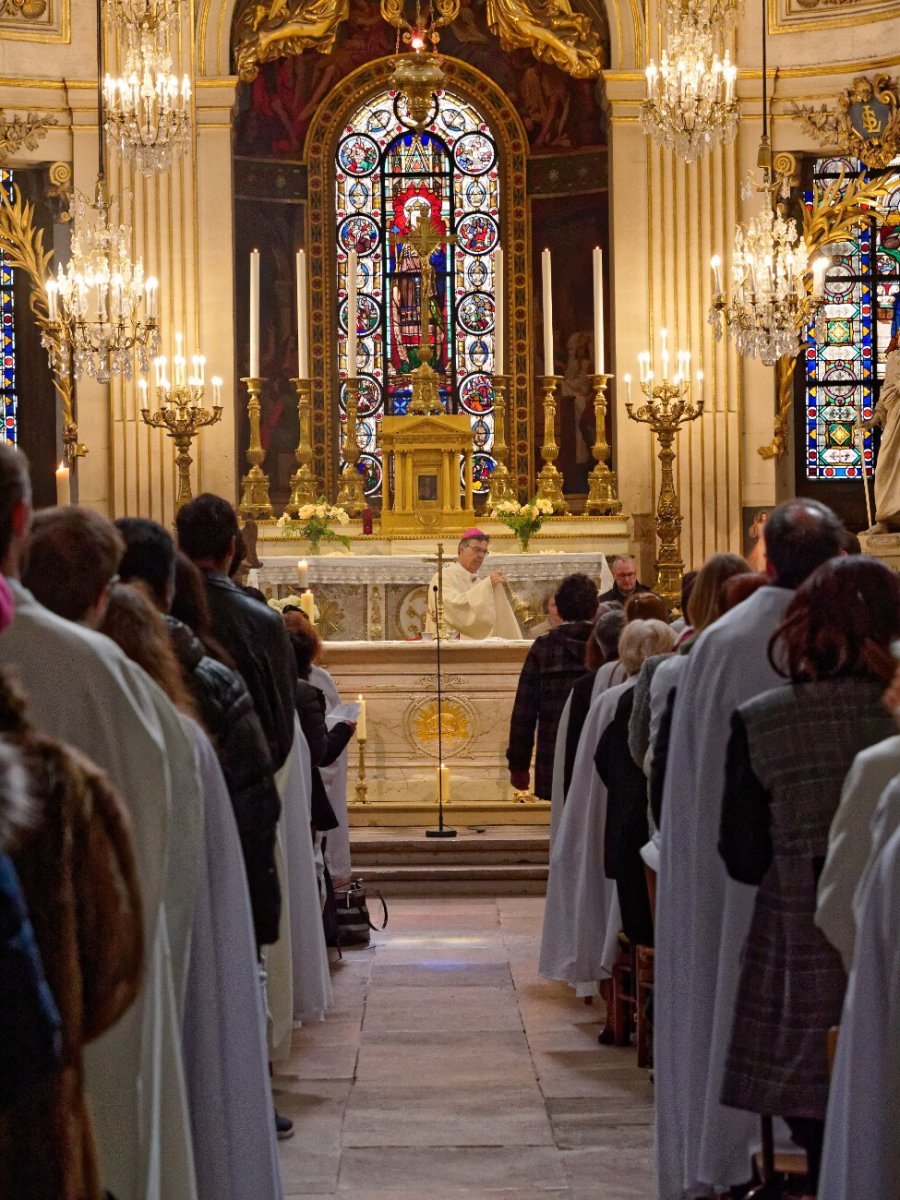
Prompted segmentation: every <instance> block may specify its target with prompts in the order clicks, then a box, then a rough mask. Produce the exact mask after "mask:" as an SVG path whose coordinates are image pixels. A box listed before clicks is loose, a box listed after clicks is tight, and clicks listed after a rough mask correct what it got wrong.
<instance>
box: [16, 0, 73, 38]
mask: <svg viewBox="0 0 900 1200" xmlns="http://www.w3.org/2000/svg"><path fill="white" fill-rule="evenodd" d="M0 37H2V38H12V39H18V40H20V41H29V42H67V41H68V40H69V0H0Z"/></svg>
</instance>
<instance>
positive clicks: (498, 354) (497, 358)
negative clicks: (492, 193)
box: [494, 246, 506, 375]
mask: <svg viewBox="0 0 900 1200" xmlns="http://www.w3.org/2000/svg"><path fill="white" fill-rule="evenodd" d="M503 303H504V297H503V251H502V250H501V249H500V247H499V246H498V247H497V249H496V250H495V251H494V374H495V375H502V374H503V361H504V357H503V342H504V334H505V333H506V330H505V329H504V327H503V321H504V313H503Z"/></svg>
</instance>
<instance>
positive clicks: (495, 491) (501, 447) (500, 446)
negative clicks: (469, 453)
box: [487, 375, 516, 509]
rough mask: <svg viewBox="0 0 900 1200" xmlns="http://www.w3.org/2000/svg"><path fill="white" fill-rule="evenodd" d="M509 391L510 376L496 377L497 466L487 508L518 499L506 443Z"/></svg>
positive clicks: (495, 436)
mask: <svg viewBox="0 0 900 1200" xmlns="http://www.w3.org/2000/svg"><path fill="white" fill-rule="evenodd" d="M508 391H509V376H508V375H495V376H494V448H493V451H492V453H493V455H494V460H495V461H496V463H497V465H496V466H495V467H494V469H493V471H492V472H491V486H490V489H489V491H488V499H487V507H488V508H489V509H491V508H493V507H494V505H495V504H499V503H500V501H501V500H515V499H516V485H515V481H514V479H513V477H512V475H511V474H510V471H509V445H508V444H507V441H506V429H507V419H506V418H507V408H506V403H507V401H506V397H507V395H508Z"/></svg>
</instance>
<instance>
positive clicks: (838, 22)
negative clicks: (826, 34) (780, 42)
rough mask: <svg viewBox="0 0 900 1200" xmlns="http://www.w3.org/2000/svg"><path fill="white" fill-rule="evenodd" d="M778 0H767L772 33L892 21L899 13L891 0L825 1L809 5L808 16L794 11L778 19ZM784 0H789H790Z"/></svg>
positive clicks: (769, 30)
mask: <svg viewBox="0 0 900 1200" xmlns="http://www.w3.org/2000/svg"><path fill="white" fill-rule="evenodd" d="M779 2H780V0H768V6H767V27H768V32H769V33H770V34H772V35H778V34H781V33H813V32H815V33H818V32H821V31H824V30H828V29H847V28H850V27H851V26H855V25H871V24H873V23H874V22H876V21H894V20H896V19H897V17H898V16H900V4H897V3H896V2H894V3H892V2H891V0H882V2H881V4H880V7H874V6H873V4H872V3H870V4H867V5H866V6H865V7H863V6H862V5H857V4H848V3H843V4H841V5H840V6H839V7H837V8H834V7H832V6H830V5H829V6H826V7H823V8H820V9H810V10H809V11H810V13H815V14H816V15H814V16H810V17H808V18H803V17H801V16H799V15H798V18H797V20H796V21H794V20H791V18H790V17H788V18H787V20H785V21H782V20H781V19H780V14H779V12H778V6H779ZM787 2H788V3H789V2H790V0H787ZM875 2H877V0H875ZM858 8H862V11H861V12H860V11H857V10H858ZM782 73H783V72H782Z"/></svg>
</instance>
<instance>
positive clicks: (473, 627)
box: [425, 562, 522, 641]
mask: <svg viewBox="0 0 900 1200" xmlns="http://www.w3.org/2000/svg"><path fill="white" fill-rule="evenodd" d="M437 583H438V577H437V572H435V573H434V575H433V576H432V578H431V582H430V583H429V585H428V616H427V620H426V624H425V628H426V629H427V630H430V631H431V632H432V633H433V632H434V620H433V618H432V613H433V609H434V589H435V588H436V587H437ZM442 601H443V607H444V620H445V622H446V623H447V625H449V626H450V628H451V629H455V630H456V631H457V632H458V633H459V635H460V637H462V638H469V639H472V640H473V641H474V640H479V639H481V638H489V637H498V638H506V639H507V640H511V641H518V640H520V639H521V637H522V631H521V630H520V629H519V622H518V621H517V620H516V614H515V613H514V612H513V610H512V605H511V604H510V602H509V595H508V594H507V591H506V588H505V587H502V586H501V587H494V585H493V584H492V583H491V577H490V575H485V577H484V579H479V578H478V576H477V575H473V574H472V572H471V571H467V570H466V569H465V567H463V566H461V565H460V564H459V563H458V562H452V563H449V564H448V565H447V566H445V567H444V583H443V590H442Z"/></svg>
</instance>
